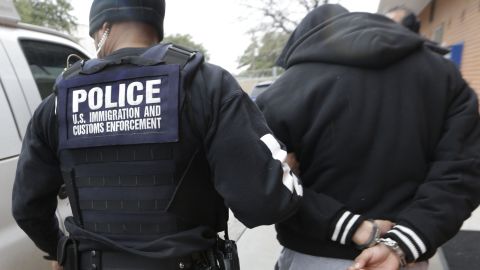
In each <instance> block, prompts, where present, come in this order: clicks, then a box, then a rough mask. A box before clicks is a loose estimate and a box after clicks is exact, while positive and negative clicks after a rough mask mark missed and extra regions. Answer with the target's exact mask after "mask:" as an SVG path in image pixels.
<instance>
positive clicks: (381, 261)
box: [348, 244, 400, 270]
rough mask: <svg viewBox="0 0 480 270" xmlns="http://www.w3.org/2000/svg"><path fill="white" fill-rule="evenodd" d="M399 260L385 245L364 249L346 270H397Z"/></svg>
mask: <svg viewBox="0 0 480 270" xmlns="http://www.w3.org/2000/svg"><path fill="white" fill-rule="evenodd" d="M398 269H400V259H399V258H398V256H397V255H396V254H395V253H394V252H393V251H392V250H391V249H389V248H388V247H386V246H385V245H382V244H379V245H376V246H374V247H371V248H367V249H365V250H364V251H363V252H362V253H361V254H360V255H359V256H358V257H357V258H356V259H355V264H354V265H352V266H351V267H349V268H348V270H398Z"/></svg>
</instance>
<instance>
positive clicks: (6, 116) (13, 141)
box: [0, 85, 21, 160]
mask: <svg viewBox="0 0 480 270" xmlns="http://www.w3.org/2000/svg"><path fill="white" fill-rule="evenodd" d="M0 123H2V132H0V142H1V144H0V160H2V159H6V158H9V157H13V156H17V155H18V154H19V153H20V146H21V143H20V135H19V133H18V128H17V126H16V125H15V120H14V118H13V115H12V111H11V110H10V105H9V104H8V101H7V97H6V96H5V93H4V92H3V89H2V87H1V85H0Z"/></svg>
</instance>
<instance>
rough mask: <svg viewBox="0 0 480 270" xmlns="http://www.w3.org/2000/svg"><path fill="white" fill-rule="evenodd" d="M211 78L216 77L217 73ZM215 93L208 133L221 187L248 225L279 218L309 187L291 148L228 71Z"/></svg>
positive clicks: (290, 210)
mask: <svg viewBox="0 0 480 270" xmlns="http://www.w3.org/2000/svg"><path fill="white" fill-rule="evenodd" d="M210 79H212V80H213V81H215V79H214V78H212V76H210ZM218 81H220V82H221V83H220V84H221V85H219V86H218V87H219V88H221V89H217V90H218V91H215V92H218V93H221V95H218V96H217V97H214V98H213V100H214V101H213V106H212V107H213V113H212V124H211V126H210V129H209V130H208V133H207V135H206V137H205V148H206V151H207V158H208V161H209V164H210V167H211V170H212V172H213V175H214V183H215V187H216V189H217V191H218V192H219V193H220V195H222V196H223V198H224V199H225V202H226V204H227V206H228V207H229V208H230V209H231V210H232V212H233V213H234V215H235V216H236V217H237V218H238V219H239V220H240V221H241V222H242V223H244V224H245V225H246V226H248V227H255V226H259V225H267V224H273V223H277V222H279V221H282V220H284V219H285V218H287V217H289V216H290V215H291V214H292V213H293V212H294V211H295V209H296V207H297V204H298V201H299V200H300V198H301V196H302V194H303V190H302V186H301V185H300V183H299V181H298V179H297V177H296V176H295V175H294V174H293V173H292V172H291V171H290V168H289V166H288V165H287V163H286V159H287V152H286V151H285V148H284V146H283V145H282V144H281V143H280V142H279V141H277V139H276V138H275V137H274V136H273V135H272V132H271V131H270V129H269V128H268V127H267V125H266V123H265V120H264V118H263V116H262V114H261V112H260V111H259V110H258V108H257V107H256V105H255V104H254V103H253V102H252V101H251V100H250V98H249V97H248V96H247V95H246V94H245V93H244V92H243V91H242V90H241V88H240V86H239V85H238V84H237V83H236V81H235V80H234V79H233V77H231V75H230V74H228V73H227V72H223V73H222V74H221V78H219V80H218Z"/></svg>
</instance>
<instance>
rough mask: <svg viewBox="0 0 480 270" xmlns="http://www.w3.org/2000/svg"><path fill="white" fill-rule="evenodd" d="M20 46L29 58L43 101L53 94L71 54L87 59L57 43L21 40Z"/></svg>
mask: <svg viewBox="0 0 480 270" xmlns="http://www.w3.org/2000/svg"><path fill="white" fill-rule="evenodd" d="M20 45H21V46H22V50H23V53H24V54H25V57H26V58H27V61H28V65H29V66H30V70H31V71H32V74H33V78H34V79H35V83H36V84H37V87H38V90H39V91H40V96H41V97H42V99H44V98H46V97H48V95H50V94H51V93H52V91H53V85H54V84H55V80H56V79H57V77H58V75H60V73H62V71H63V69H64V68H65V66H66V64H67V58H68V56H69V55H70V54H76V55H78V56H80V57H82V58H83V59H87V57H86V56H85V55H84V54H82V53H81V52H79V51H77V50H75V49H73V48H70V47H67V46H64V45H59V44H55V43H49V42H44V41H37V40H20ZM72 61H74V60H72Z"/></svg>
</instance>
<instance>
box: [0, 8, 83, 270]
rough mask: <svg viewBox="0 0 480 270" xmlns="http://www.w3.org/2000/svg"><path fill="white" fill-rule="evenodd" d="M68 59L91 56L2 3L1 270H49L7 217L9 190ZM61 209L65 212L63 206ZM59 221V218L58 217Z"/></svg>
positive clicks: (36, 251)
mask: <svg viewBox="0 0 480 270" xmlns="http://www.w3.org/2000/svg"><path fill="white" fill-rule="evenodd" d="M70 54H77V55H79V56H82V57H84V58H86V56H88V55H89V53H88V52H87V51H86V50H85V49H83V48H82V47H80V46H79V45H77V44H76V42H75V40H74V39H73V38H71V37H69V36H67V35H64V34H62V33H59V32H56V31H53V30H50V29H47V28H42V27H37V26H33V25H27V24H23V23H20V22H19V16H18V14H17V12H16V11H15V8H14V6H13V4H12V1H10V0H8V1H7V0H0V123H2V130H1V132H0V175H1V176H0V269H1V270H43V269H51V268H50V264H49V263H48V262H47V261H45V260H43V259H42V256H43V255H44V254H42V252H41V251H40V250H38V249H37V248H36V247H35V245H34V244H33V242H32V241H31V240H30V239H29V238H28V237H27V236H26V235H25V233H24V232H23V231H22V230H21V229H20V228H19V227H18V226H17V225H16V223H15V221H14V220H13V217H12V214H11V207H12V205H11V200H12V194H11V193H12V186H13V181H14V178H15V170H16V166H17V161H18V155H19V153H20V149H21V143H22V138H23V136H24V134H25V130H26V129H27V124H28V121H29V120H30V118H31V116H32V114H33V112H34V111H35V109H36V108H37V106H38V105H39V104H40V102H41V101H42V99H43V98H45V97H47V96H48V95H50V94H51V93H52V86H53V84H54V82H55V79H56V77H57V76H58V75H59V74H60V73H61V72H62V71H63V69H64V68H65V66H66V59H67V57H68V55H70ZM61 205H62V207H63V208H66V209H67V210H66V211H68V207H66V201H62V202H61ZM57 215H59V216H63V215H62V214H61V213H60V211H57ZM62 220H63V218H62Z"/></svg>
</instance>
